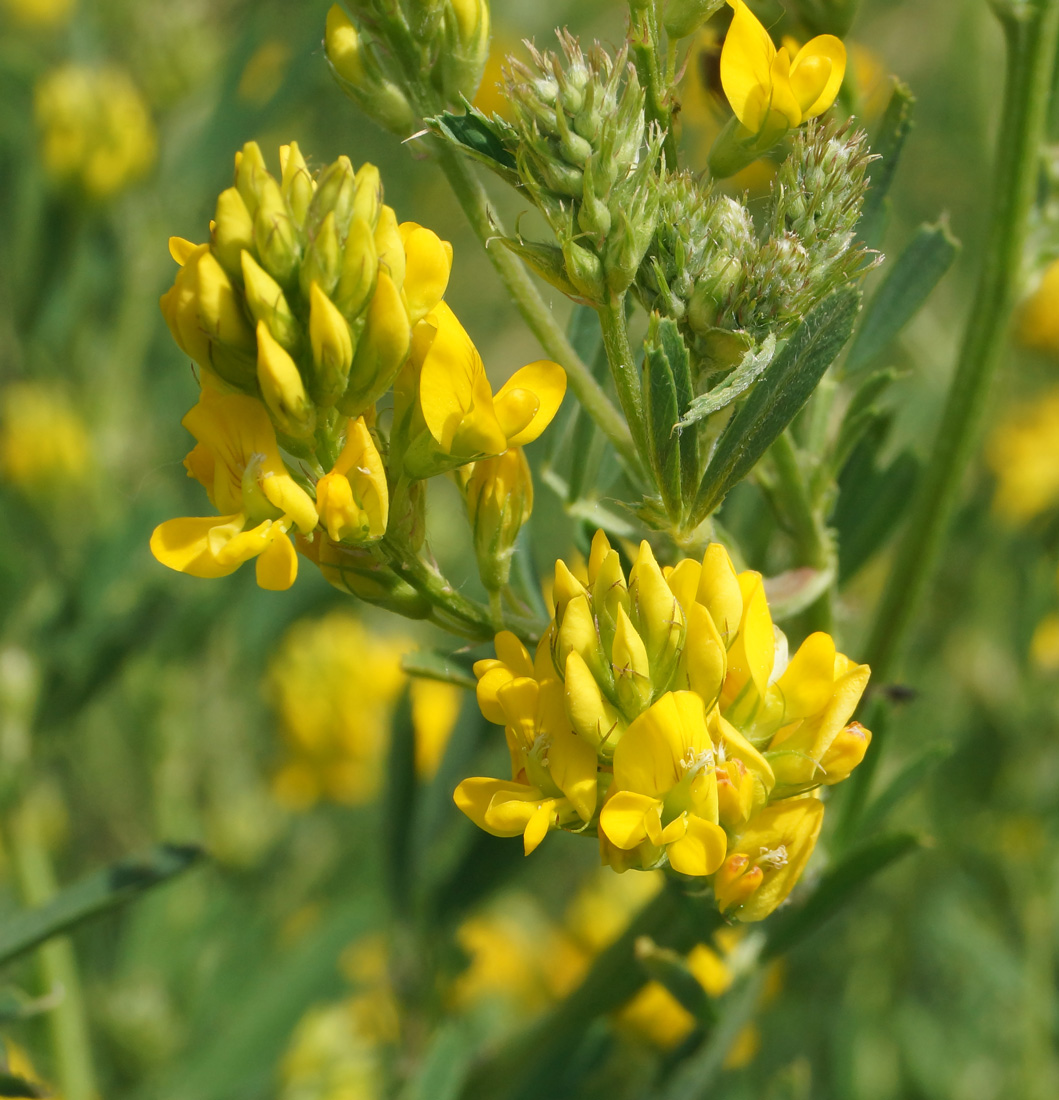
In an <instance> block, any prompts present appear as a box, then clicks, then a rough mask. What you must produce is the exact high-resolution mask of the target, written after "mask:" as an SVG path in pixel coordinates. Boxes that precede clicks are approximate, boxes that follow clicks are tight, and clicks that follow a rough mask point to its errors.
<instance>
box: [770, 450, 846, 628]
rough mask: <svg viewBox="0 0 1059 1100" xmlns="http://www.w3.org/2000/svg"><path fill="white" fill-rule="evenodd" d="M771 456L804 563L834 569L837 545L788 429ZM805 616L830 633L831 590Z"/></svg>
mask: <svg viewBox="0 0 1059 1100" xmlns="http://www.w3.org/2000/svg"><path fill="white" fill-rule="evenodd" d="M770 453H771V455H772V461H773V465H774V467H775V470H776V489H777V493H776V495H777V497H778V500H779V505H780V507H781V508H782V510H783V514H784V518H785V519H786V521H787V523H788V525H789V527H790V531H791V536H792V537H793V539H794V544H795V546H796V547H797V550H798V555H799V557H800V558H801V561H802V564H804V565H808V566H810V567H811V568H813V569H821V570H826V569H831V570H833V569H834V567H835V551H834V542H833V540H832V538H831V534H830V532H829V530H828V527H827V524H826V523H825V521H824V517H823V515H822V514H821V511H820V509H819V508H818V507H817V506H816V504H815V503H814V502H813V499H812V496H811V493H810V490H809V486H808V485H807V484H806V479H805V474H804V472H803V470H802V466H801V462H800V461H799V459H798V452H797V450H796V449H795V446H794V441H793V439H792V438H791V433H790V430H789V429H788V430H787V431H785V432H783V434H782V435H780V436H778V437H777V438H776V441H775V442H774V443H773V444H772V447H771V448H770ZM805 615H806V624H805V625H806V626H807V627H808V628H809V630H810V632H811V631H812V630H830V628H831V619H832V614H831V588H830V587H829V588H828V590H827V591H826V592H825V593H824V594H823V595H822V596H821V597H820V598H819V599H818V600H817V601H816V602H815V603H814V604H813V605H812V606H811V607H809V608H808V609H807V610H806V612H805Z"/></svg>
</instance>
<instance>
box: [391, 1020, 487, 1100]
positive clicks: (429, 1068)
mask: <svg viewBox="0 0 1059 1100" xmlns="http://www.w3.org/2000/svg"><path fill="white" fill-rule="evenodd" d="M472 1051H473V1047H472V1046H471V1042H470V1039H469V1037H468V1035H467V1033H466V1028H465V1027H464V1026H463V1025H462V1023H460V1022H459V1021H457V1022H454V1023H447V1024H444V1025H442V1026H441V1027H440V1028H438V1030H437V1031H436V1032H435V1033H434V1036H433V1038H432V1039H431V1040H430V1044H429V1045H428V1046H427V1049H426V1053H425V1054H424V1055H423V1063H422V1066H421V1068H420V1070H419V1072H418V1073H417V1074H416V1075H415V1077H414V1078H413V1079H412V1080H411V1081H410V1082H409V1083H408V1087H407V1088H406V1089H405V1090H404V1092H402V1093H401V1100H456V1097H458V1096H459V1094H460V1089H461V1087H462V1086H463V1082H464V1079H465V1078H466V1076H467V1068H468V1066H469V1065H470V1061H471V1054H472Z"/></svg>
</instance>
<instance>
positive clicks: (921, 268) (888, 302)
mask: <svg viewBox="0 0 1059 1100" xmlns="http://www.w3.org/2000/svg"><path fill="white" fill-rule="evenodd" d="M959 251H960V242H959V241H958V240H956V238H955V237H954V236H953V235H952V234H951V233H950V232H949V227H948V225H947V223H946V222H945V221H944V220H942V221H941V222H939V223H938V224H937V225H921V226H920V227H919V229H918V230H917V231H916V235H915V236H914V237H913V238H912V241H911V243H910V244H909V245H908V247H907V248H906V249H905V250H904V252H902V253H901V255H900V256H898V257H897V259H896V260H894V261H893V262H892V263H890V264H889V265H888V266H887V274H886V278H885V279H883V281H882V283H881V284H880V286H879V288H878V290H876V291H875V293H874V294H873V295H872V297H871V301H869V302H868V304H867V305H866V306H865V307H864V313H863V314H862V316H861V321H860V324H859V325H858V326H857V334H856V336H854V338H853V344H852V346H851V347H850V349H849V355H848V356H847V357H846V364H845V371H846V373H847V374H852V373H853V372H854V371H858V370H862V369H863V368H864V367H867V366H870V365H871V363H872V362H873V361H874V360H875V359H876V358H877V357H878V356H879V355H880V354H881V353H882V352H883V351H885V350H886V347H887V345H888V344H889V343H890V341H891V340H893V338H894V337H895V336H896V335H897V334H898V333H899V332H900V331H901V329H902V328H904V326H905V325H906V324H907V323H908V322H909V321H910V320H911V319H912V318H913V317H914V316H915V314H916V312H917V311H918V310H919V308H920V307H921V306H922V305H923V303H924V302H925V301H926V300H927V298H928V297H929V296H930V294H931V292H932V291H933V290H934V288H935V287H936V286H937V285H938V283H939V282H940V281H941V279H942V276H944V275H945V273H946V272H947V271H948V270H949V268H950V267H951V266H952V264H953V261H954V260H955V259H956V257H957V255H958V254H959Z"/></svg>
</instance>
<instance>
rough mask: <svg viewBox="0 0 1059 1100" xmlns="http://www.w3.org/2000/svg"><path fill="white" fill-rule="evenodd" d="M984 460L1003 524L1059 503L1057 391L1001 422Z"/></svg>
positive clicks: (1021, 521)
mask: <svg viewBox="0 0 1059 1100" xmlns="http://www.w3.org/2000/svg"><path fill="white" fill-rule="evenodd" d="M1057 301H1059V299H1057ZM1057 346H1059V345H1057ZM986 460H987V462H988V463H989V465H990V467H991V468H992V470H993V473H994V475H995V476H996V479H997V487H996V496H995V497H994V498H993V507H994V509H995V510H996V512H997V513H998V514H999V515H1000V516H1002V517H1003V518H1004V519H1006V520H1008V521H1009V522H1011V523H1026V522H1028V521H1029V520H1031V519H1033V517H1034V516H1036V515H1039V514H1040V513H1041V512H1045V511H1048V510H1049V509H1051V508H1054V507H1055V506H1056V504H1059V390H1052V391H1051V392H1049V393H1046V394H1044V395H1042V396H1041V397H1038V398H1037V400H1036V401H1034V402H1033V404H1032V405H1027V406H1025V407H1023V408H1020V409H1017V410H1015V411H1014V412H1012V413H1010V414H1009V415H1008V416H1007V417H1006V418H1005V419H1004V420H1002V421H1001V422H1000V423H999V424H998V425H997V427H996V428H995V429H994V430H993V433H992V435H991V436H990V437H989V441H988V443H987V444H986Z"/></svg>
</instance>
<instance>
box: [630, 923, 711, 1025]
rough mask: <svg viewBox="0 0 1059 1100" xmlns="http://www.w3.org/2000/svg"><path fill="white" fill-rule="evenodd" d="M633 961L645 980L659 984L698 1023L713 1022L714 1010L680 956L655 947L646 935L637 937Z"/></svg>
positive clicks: (708, 1023)
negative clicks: (642, 972)
mask: <svg viewBox="0 0 1059 1100" xmlns="http://www.w3.org/2000/svg"><path fill="white" fill-rule="evenodd" d="M635 952H636V961H637V962H638V963H639V964H640V966H641V967H643V970H644V972H645V973H646V974H647V976H648V977H649V978H653V979H654V980H655V981H656V982H660V983H661V984H662V985H664V986H665V987H666V989H667V990H668V991H669V992H670V993H671V994H672V995H673V997H674V999H675V1000H677V1001H679V1002H680V1004H681V1005H683V1007H684V1008H686V1009H687V1010H688V1012H690V1013H691V1015H692V1016H694V1017H695V1019H696V1020H698V1021H699V1023H701V1024H704V1025H710V1024H713V1023H715V1022H716V1020H717V1010H716V1008H715V1007H714V1004H713V1001H712V1000H711V999H710V996H709V994H708V993H707V992H706V990H705V989H703V988H702V984H701V983H700V982H699V980H698V978H696V977H695V975H694V974H692V972H691V970H690V968H689V967H688V964H687V961H686V960H685V959H684V957H683V956H682V955H680V954H678V953H677V952H676V951H673V950H671V949H670V948H667V947H659V946H658V944H656V943H655V942H654V940H653V939H651V937H650V936H641V937H640V938H639V939H638V940H637V941H636V944H635Z"/></svg>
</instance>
